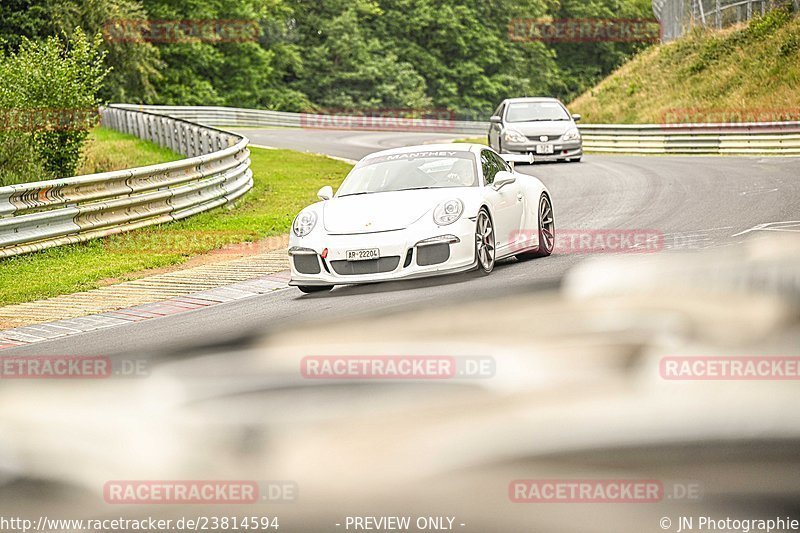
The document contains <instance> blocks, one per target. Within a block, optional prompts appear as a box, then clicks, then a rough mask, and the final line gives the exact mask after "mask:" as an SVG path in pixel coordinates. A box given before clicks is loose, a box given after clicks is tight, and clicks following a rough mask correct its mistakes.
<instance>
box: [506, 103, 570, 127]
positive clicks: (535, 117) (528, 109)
mask: <svg viewBox="0 0 800 533" xmlns="http://www.w3.org/2000/svg"><path fill="white" fill-rule="evenodd" d="M569 119H570V117H569V115H568V114H567V112H566V110H565V109H564V107H563V106H562V105H561V104H559V103H558V102H520V103H516V104H509V106H508V113H507V114H506V122H540V121H544V120H569Z"/></svg>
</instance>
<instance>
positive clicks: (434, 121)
mask: <svg viewBox="0 0 800 533" xmlns="http://www.w3.org/2000/svg"><path fill="white" fill-rule="evenodd" d="M117 107H122V108H125V109H131V110H142V111H148V112H150V113H159V114H164V115H169V116H171V117H176V118H181V119H183V120H188V121H191V122H197V123H199V124H207V125H209V126H229V127H231V126H232V127H236V126H238V127H261V126H264V127H285V128H309V129H360V130H395V131H428V132H431V133H455V134H459V135H485V134H486V130H487V129H488V127H489V126H488V123H485V122H470V121H460V120H452V118H450V119H448V118H431V119H426V118H407V119H406V118H402V116H400V115H402V112H401V111H400V112H398V111H391V112H387V115H385V116H381V115H380V112H378V113H377V114H375V115H372V116H369V115H366V116H357V115H345V114H327V115H326V114H318V113H288V112H285V111H267V110H263V109H242V108H238V107H211V106H209V107H206V106H198V107H189V106H156V105H131V104H118V105H117Z"/></svg>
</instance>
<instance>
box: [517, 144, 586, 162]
mask: <svg viewBox="0 0 800 533" xmlns="http://www.w3.org/2000/svg"><path fill="white" fill-rule="evenodd" d="M539 145H552V146H553V153H552V154H540V153H537V146H539ZM503 153H509V154H529V153H531V154H533V157H534V160H535V161H556V160H559V159H573V158H576V157H581V156H582V155H583V141H581V140H577V141H549V142H546V143H541V142H536V141H526V142H524V143H508V142H504V143H503Z"/></svg>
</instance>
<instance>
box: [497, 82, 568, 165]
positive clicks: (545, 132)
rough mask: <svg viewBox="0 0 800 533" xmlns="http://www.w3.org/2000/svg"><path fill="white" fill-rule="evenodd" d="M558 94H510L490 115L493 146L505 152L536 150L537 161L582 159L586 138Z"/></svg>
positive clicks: (523, 152)
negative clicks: (531, 95)
mask: <svg viewBox="0 0 800 533" xmlns="http://www.w3.org/2000/svg"><path fill="white" fill-rule="evenodd" d="M580 119H581V116H580V115H570V113H569V111H567V108H566V107H565V106H564V104H562V103H561V102H560V101H558V100H556V99H555V98H509V99H507V100H504V101H503V103H501V104H500V105H499V106H498V108H497V109H496V110H495V112H494V114H493V115H492V117H491V119H490V124H489V146H491V147H492V148H493V149H494V150H496V151H497V152H499V153H501V154H529V153H532V154H535V156H536V161H560V160H566V161H572V162H578V161H580V160H581V157H582V156H583V142H582V140H581V133H580V131H578V126H577V125H576V122H578V121H579V120H580Z"/></svg>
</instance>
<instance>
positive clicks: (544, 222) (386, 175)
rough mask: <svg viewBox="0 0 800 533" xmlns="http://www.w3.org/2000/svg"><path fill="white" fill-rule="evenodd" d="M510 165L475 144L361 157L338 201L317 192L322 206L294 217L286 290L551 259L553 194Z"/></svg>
mask: <svg viewBox="0 0 800 533" xmlns="http://www.w3.org/2000/svg"><path fill="white" fill-rule="evenodd" d="M505 157H506V158H507V159H508V161H512V162H513V161H515V160H520V161H521V160H526V161H528V162H530V158H529V157H527V156H505ZM508 161H506V160H504V159H503V158H502V157H501V156H499V155H498V154H497V153H496V152H495V151H493V150H491V149H489V148H487V147H485V146H481V145H478V144H443V145H424V146H411V147H407V148H397V149H392V150H385V151H381V152H376V153H373V154H370V155H368V156H367V157H365V158H364V159H362V160H361V161H359V163H358V164H357V165H356V166H355V167H354V168H353V170H352V171H351V172H350V174H349V175H348V176H347V178H345V180H344V182H343V183H342V186H341V187H340V188H339V190H338V191H337V193H336V194H335V195H334V194H333V189H331V187H330V186H327V187H323V188H322V189H320V191H319V193H318V194H319V198H320V200H321V201H320V202H317V203H315V204H313V205H310V206H308V207H306V208H305V209H303V211H301V212H300V214H299V215H297V218H295V220H294V223H293V225H292V234H291V235H290V238H289V255H290V256H291V257H292V261H291V269H292V274H291V276H292V278H291V279H292V281H291V283H290V285H295V286H297V287H298V288H299V289H300V290H301V291H303V292H316V291H323V290H330V289H331V288H332V287H333V286H334V285H340V284H353V283H370V282H377V281H388V280H397V279H408V278H416V277H424V276H433V275H439V274H448V273H454V272H461V271H465V270H471V269H476V268H477V269H479V270H480V271H482V272H484V273H487V274H488V273H489V272H491V271H492V269H493V268H494V264H495V261H497V260H499V259H503V258H505V257H510V256H517V257H518V258H522V259H526V258H530V257H534V256H546V255H550V253H551V252H552V250H553V245H554V243H555V238H554V231H555V226H554V222H553V209H552V203H551V197H550V193H549V191H548V190H547V188H546V187H545V186H544V184H543V183H542V182H541V181H539V180H538V179H536V178H535V177H533V176H529V175H526V174H518V173H516V172H515V171H514V169H513V167H512V166H511V165H510V164H509V162H508Z"/></svg>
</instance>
